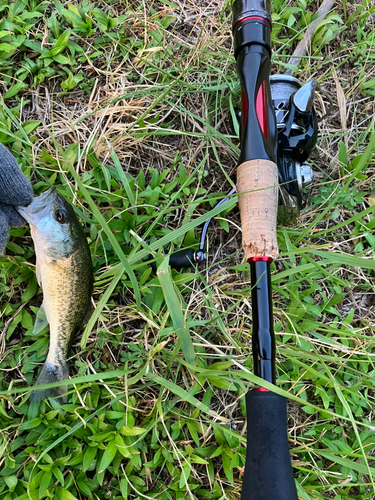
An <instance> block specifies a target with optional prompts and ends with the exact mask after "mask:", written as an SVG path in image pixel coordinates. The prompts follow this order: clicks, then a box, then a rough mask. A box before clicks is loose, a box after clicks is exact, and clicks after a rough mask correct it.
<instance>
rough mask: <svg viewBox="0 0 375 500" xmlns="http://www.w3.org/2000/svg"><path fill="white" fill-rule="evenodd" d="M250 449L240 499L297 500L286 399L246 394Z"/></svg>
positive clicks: (256, 392)
mask: <svg viewBox="0 0 375 500" xmlns="http://www.w3.org/2000/svg"><path fill="white" fill-rule="evenodd" d="M246 413H247V450H246V463H245V472H244V478H243V485H242V494H241V500H298V497H297V490H296V485H295V481H294V477H293V470H292V464H291V461H290V455H289V445H288V437H287V436H288V435H287V413H286V399H285V398H283V397H281V396H279V395H278V394H274V393H273V392H268V391H267V392H260V391H250V392H248V393H247V394H246Z"/></svg>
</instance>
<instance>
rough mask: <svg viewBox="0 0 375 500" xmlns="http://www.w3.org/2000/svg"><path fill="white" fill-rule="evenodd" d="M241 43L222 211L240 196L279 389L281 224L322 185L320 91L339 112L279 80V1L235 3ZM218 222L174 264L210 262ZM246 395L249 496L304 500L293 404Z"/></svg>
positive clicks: (256, 353)
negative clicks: (294, 454) (315, 159)
mask: <svg viewBox="0 0 375 500" xmlns="http://www.w3.org/2000/svg"><path fill="white" fill-rule="evenodd" d="M325 2H326V0H325ZM233 44H234V55H235V59H236V64H237V73H238V76H239V80H240V84H241V111H240V113H239V121H240V145H241V147H240V156H239V161H238V166H237V186H236V189H232V191H231V192H230V193H229V194H228V195H227V197H226V198H225V199H223V200H221V201H220V202H219V204H221V203H224V201H226V200H227V199H228V197H229V196H230V195H232V194H234V193H235V192H236V191H237V193H238V198H239V207H240V215H241V226H242V246H243V249H244V252H245V259H246V261H247V262H248V263H249V266H250V275H251V303H252V321H253V331H252V354H253V371H254V374H255V375H257V376H258V377H259V378H261V379H263V380H264V381H266V382H269V383H271V384H275V383H276V370H275V334H274V329H273V308H272V287H271V263H272V262H273V261H274V260H275V259H276V258H277V256H278V245H277V238H276V224H277V220H278V218H279V220H281V221H282V222H284V223H285V222H290V221H291V220H293V219H295V218H296V217H297V216H298V215H299V211H300V209H301V207H302V203H303V191H304V189H305V188H306V187H308V186H309V185H310V184H311V182H312V176H313V173H312V170H311V168H310V166H309V165H308V164H307V163H305V162H306V160H307V159H308V157H309V155H310V153H311V151H312V150H313V149H314V147H315V145H316V141H317V135H318V127H317V123H318V119H317V115H316V112H315V109H314V106H313V103H314V95H315V92H316V91H320V92H321V93H322V94H323V95H325V96H326V97H327V98H328V100H329V101H330V105H331V106H332V101H331V100H330V98H329V96H328V95H327V94H326V93H325V92H324V91H323V90H322V89H320V88H319V84H318V82H317V81H316V80H312V81H310V82H308V83H306V84H305V85H301V83H300V82H299V81H298V80H297V79H296V78H294V77H292V76H289V75H287V74H284V75H273V76H270V71H271V10H270V2H269V0H234V3H233ZM329 112H330V110H329V111H328V112H327V113H326V115H327V114H328V113H329ZM326 115H325V116H326ZM325 116H324V117H325ZM324 117H322V118H321V120H322V119H323V118H324ZM209 223H210V220H208V221H207V222H206V223H205V225H204V227H203V230H202V235H201V239H200V245H199V250H198V251H194V250H193V249H189V248H188V249H182V250H180V251H178V252H176V253H172V254H171V255H170V260H169V263H170V265H171V267H173V268H177V269H178V268H181V267H187V266H190V265H191V264H198V263H200V262H202V261H204V260H205V259H206V254H205V252H204V246H205V238H206V233H207V228H208V224H209ZM245 398H246V418H247V450H246V461H245V469H244V476H243V485H242V494H241V499H242V500H297V490H296V484H295V481H294V477H293V471H292V466H291V460H290V455H289V445H288V437H287V436H288V434H287V401H286V399H285V398H283V397H281V396H279V395H278V394H276V393H274V392H272V391H268V390H266V389H264V388H263V387H256V388H253V390H251V391H249V392H248V393H247V394H246V396H245Z"/></svg>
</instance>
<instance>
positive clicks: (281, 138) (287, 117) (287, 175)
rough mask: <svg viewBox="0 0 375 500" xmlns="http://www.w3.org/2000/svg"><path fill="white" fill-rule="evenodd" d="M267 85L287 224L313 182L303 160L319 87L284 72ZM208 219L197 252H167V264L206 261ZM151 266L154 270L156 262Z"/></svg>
mask: <svg viewBox="0 0 375 500" xmlns="http://www.w3.org/2000/svg"><path fill="white" fill-rule="evenodd" d="M270 87H271V99H272V106H273V108H274V110H275V115H276V125H277V135H278V138H277V156H276V161H277V166H278V173H279V184H280V187H279V194H280V196H279V208H278V218H279V220H280V221H281V222H282V223H283V224H286V223H289V222H291V221H292V220H294V219H296V218H297V217H298V216H299V212H300V209H301V208H302V202H303V190H304V189H306V188H308V187H309V186H310V185H311V184H312V180H313V171H312V169H311V167H310V166H309V165H308V164H307V163H305V162H306V160H307V159H308V157H309V155H310V153H311V151H312V150H313V149H314V147H315V144H316V141H317V137H318V119H317V116H316V113H315V109H314V106H313V101H314V95H315V91H319V90H320V88H319V84H318V82H317V81H316V80H311V81H310V82H308V83H306V84H304V85H301V83H300V82H299V81H298V80H297V79H296V78H294V77H292V76H287V75H273V76H271V77H270ZM321 92H322V91H321ZM322 93H323V94H325V93H324V92H322ZM325 95H326V94H325ZM327 97H328V96H327ZM236 116H237V118H238V120H239V122H240V123H241V122H242V120H241V112H238V113H236ZM250 133H251V132H250ZM240 137H242V133H240ZM243 150H244V148H242V151H243ZM235 192H236V190H235V189H232V190H231V191H230V193H228V195H227V197H226V198H224V199H223V200H221V201H220V202H219V203H218V205H221V204H222V203H224V202H225V201H227V200H228V199H229V198H228V197H230V196H231V195H233V194H234V193H235ZM210 222H211V219H209V220H207V221H206V223H205V224H204V226H203V228H202V233H201V238H200V244H199V249H198V251H195V250H193V249H191V248H183V249H182V250H179V251H178V252H175V253H173V254H171V255H170V259H169V264H170V266H171V267H172V268H174V269H181V268H183V267H189V266H191V265H192V264H199V263H200V262H204V261H205V260H206V254H205V252H204V249H205V240H206V234H207V229H208V225H209V223H210ZM151 266H152V268H153V270H154V272H155V271H156V264H155V262H153V263H152V264H151Z"/></svg>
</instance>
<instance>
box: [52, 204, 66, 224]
mask: <svg viewBox="0 0 375 500" xmlns="http://www.w3.org/2000/svg"><path fill="white" fill-rule="evenodd" d="M53 218H54V219H55V220H56V221H57V222H58V223H59V224H65V222H66V221H67V220H68V213H67V211H66V210H63V209H61V208H60V209H59V210H55V212H54V214H53Z"/></svg>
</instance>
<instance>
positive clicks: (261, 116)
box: [255, 82, 269, 140]
mask: <svg viewBox="0 0 375 500" xmlns="http://www.w3.org/2000/svg"><path fill="white" fill-rule="evenodd" d="M255 109H256V112H257V117H258V122H259V125H260V128H261V129H262V132H263V135H264V137H265V138H266V139H267V140H268V139H269V129H268V111H267V87H266V82H263V83H262V85H261V86H260V87H259V90H258V95H257V99H256V102H255Z"/></svg>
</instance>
